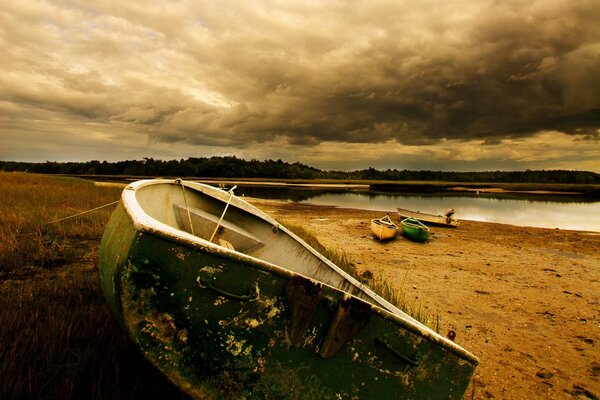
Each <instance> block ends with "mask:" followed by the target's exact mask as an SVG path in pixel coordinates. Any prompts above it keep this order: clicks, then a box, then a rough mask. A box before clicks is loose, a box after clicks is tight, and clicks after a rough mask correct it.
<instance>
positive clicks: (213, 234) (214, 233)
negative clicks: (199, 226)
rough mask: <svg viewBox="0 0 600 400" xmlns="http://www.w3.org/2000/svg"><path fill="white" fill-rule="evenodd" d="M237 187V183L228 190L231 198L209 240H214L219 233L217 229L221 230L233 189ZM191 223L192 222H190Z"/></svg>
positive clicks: (228, 201) (229, 201)
mask: <svg viewBox="0 0 600 400" xmlns="http://www.w3.org/2000/svg"><path fill="white" fill-rule="evenodd" d="M236 188H237V185H235V186H234V187H232V188H231V189H229V190H228V193H229V199H228V200H227V204H225V209H224V210H223V214H221V218H219V222H217V226H215V230H214V231H213V233H212V235H211V236H210V240H209V242H212V241H213V239H214V237H215V235H216V234H217V231H218V230H219V227H220V226H221V222H222V221H223V217H225V213H226V212H227V208H228V207H229V204H230V203H231V199H232V198H233V191H234V190H235V189H236ZM190 224H191V222H190Z"/></svg>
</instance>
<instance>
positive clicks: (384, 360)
mask: <svg viewBox="0 0 600 400" xmlns="http://www.w3.org/2000/svg"><path fill="white" fill-rule="evenodd" d="M100 274H101V282H102V287H103V290H104V292H105V294H106V297H107V299H108V302H109V304H110V306H111V308H112V310H113V312H114V314H115V316H116V317H117V319H118V320H119V322H120V323H121V325H122V326H123V327H124V328H125V330H126V331H127V332H128V334H129V335H130V337H131V338H132V339H133V341H134V342H135V343H136V345H137V346H138V347H139V349H140V350H141V351H142V353H143V354H144V355H145V356H146V358H147V359H148V360H149V361H150V362H152V363H153V364H154V365H155V366H156V367H158V368H159V369H160V370H161V371H162V372H163V373H164V374H165V375H166V376H167V377H168V378H169V379H170V380H171V381H172V382H173V383H175V384H176V385H177V386H179V387H180V388H181V389H182V390H184V391H185V392H187V393H188V394H190V395H191V396H192V397H194V398H198V399H241V398H248V399H250V398H252V399H312V400H314V399H415V398H423V399H461V398H462V397H463V394H464V392H465V390H466V388H467V386H468V384H469V382H470V379H471V376H472V374H473V372H474V369H475V366H476V364H477V359H476V358H474V357H473V356H471V355H469V354H468V353H466V352H463V351H460V350H456V348H457V347H458V346H447V345H444V343H441V342H440V340H438V339H436V337H435V336H431V335H426V334H423V331H422V329H420V328H419V327H415V326H414V325H412V324H410V323H407V322H406V321H404V320H403V319H401V318H398V316H396V315H393V314H391V313H389V312H387V311H384V310H383V309H381V308H379V307H376V306H373V305H371V304H369V303H367V302H365V301H363V300H360V299H358V298H356V297H354V296H350V295H348V294H347V293H345V292H344V291H342V290H339V289H336V288H333V287H330V286H327V285H324V284H321V283H319V282H317V281H315V280H313V279H309V278H307V277H303V276H302V275H299V274H296V273H292V272H290V271H287V270H285V269H282V268H274V267H269V266H268V265H264V264H261V263H258V262H257V263H253V262H248V261H247V260H246V261H241V260H240V259H237V258H236V257H232V256H231V255H228V254H226V253H222V254H221V253H214V254H211V253H209V252H205V251H202V250H201V249H199V248H198V247H197V246H193V245H191V244H190V243H185V242H178V241H174V240H172V239H171V238H169V237H166V236H164V235H161V234H157V233H156V232H148V231H146V230H144V229H139V226H136V224H134V223H133V222H132V219H131V217H130V216H129V215H128V213H127V212H126V211H125V208H124V207H123V205H122V204H120V205H119V206H118V208H117V210H116V211H115V212H114V214H113V216H112V217H111V220H110V222H109V224H108V226H107V229H106V231H105V234H104V237H103V239H102V244H101V249H100ZM459 349H460V348H459ZM461 350H462V349H461ZM465 354H466V355H465Z"/></svg>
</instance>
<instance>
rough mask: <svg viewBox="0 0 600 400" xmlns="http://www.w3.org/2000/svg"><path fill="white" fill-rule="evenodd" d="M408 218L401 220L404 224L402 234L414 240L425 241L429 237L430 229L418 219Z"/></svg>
mask: <svg viewBox="0 0 600 400" xmlns="http://www.w3.org/2000/svg"><path fill="white" fill-rule="evenodd" d="M411 220H413V219H412V218H408V219H406V220H403V221H402V222H401V225H402V236H404V237H406V238H408V239H410V240H412V241H414V242H425V241H426V240H427V239H429V229H428V228H427V227H425V226H424V225H422V224H419V222H418V221H417V220H414V222H413V221H411Z"/></svg>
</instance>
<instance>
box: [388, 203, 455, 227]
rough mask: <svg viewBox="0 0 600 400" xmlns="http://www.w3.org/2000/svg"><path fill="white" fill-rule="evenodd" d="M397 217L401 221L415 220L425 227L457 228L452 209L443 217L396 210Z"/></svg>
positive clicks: (400, 209) (401, 209)
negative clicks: (406, 219)
mask: <svg viewBox="0 0 600 400" xmlns="http://www.w3.org/2000/svg"><path fill="white" fill-rule="evenodd" d="M397 210H398V216H400V218H401V219H405V218H415V219H418V220H419V221H421V222H422V223H424V224H426V225H434V226H446V227H449V228H456V227H457V226H458V220H457V219H455V218H454V213H455V211H454V209H450V210H448V211H447V212H446V213H445V214H444V215H436V214H427V213H424V212H420V211H411V210H405V209H403V208H398V209H397Z"/></svg>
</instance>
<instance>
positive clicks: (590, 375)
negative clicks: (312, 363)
mask: <svg viewBox="0 0 600 400" xmlns="http://www.w3.org/2000/svg"><path fill="white" fill-rule="evenodd" d="M246 200H248V201H249V202H251V203H253V204H254V205H256V206H258V207H259V208H260V209H262V210H263V211H265V212H267V213H268V214H270V215H271V216H273V217H274V218H275V219H277V220H280V221H282V222H284V223H285V221H289V222H290V223H294V224H299V225H303V226H304V227H306V229H308V230H309V231H310V232H311V233H312V234H313V235H314V236H316V237H317V238H318V240H319V241H320V242H321V243H322V244H323V245H325V246H326V247H328V248H330V249H333V250H339V251H343V252H345V253H346V254H347V255H348V256H349V257H350V258H351V259H352V260H353V261H354V262H355V263H356V269H357V272H358V273H359V274H364V273H365V272H367V271H369V272H370V273H372V274H373V275H375V276H381V277H383V278H384V279H385V280H386V281H387V282H388V284H389V285H390V286H392V287H393V288H395V289H396V290H398V291H400V292H401V293H402V296H404V299H405V300H406V302H407V303H409V304H412V307H413V308H415V309H416V308H419V309H421V310H423V312H425V313H431V315H439V317H440V318H441V325H440V326H441V329H440V333H441V334H446V333H447V332H448V331H450V330H453V331H455V332H456V339H455V340H456V342H457V343H458V344H460V345H461V346H463V347H464V348H466V349H467V350H469V351H471V352H472V353H474V354H475V355H477V356H478V357H479V359H480V365H479V367H478V369H477V372H476V374H475V377H474V379H473V382H472V385H471V388H469V390H468V393H467V395H466V396H465V397H466V398H476V399H489V398H498V399H565V398H577V399H598V398H600V233H594V232H580V231H568V230H558V229H543V228H531V227H518V226H512V225H508V224H495V223H487V222H474V221H461V224H460V226H459V227H458V228H456V229H452V228H437V227H432V228H431V235H430V239H429V240H428V241H427V242H425V243H414V242H411V241H409V240H407V239H404V238H402V237H398V238H397V239H395V240H393V241H390V242H383V243H382V242H378V241H377V240H376V239H374V237H373V235H372V234H371V232H370V230H369V223H370V220H371V219H372V218H380V217H382V216H383V215H385V211H383V212H377V211H366V210H355V209H344V208H337V207H328V206H316V205H310V204H299V203H292V202H285V201H276V200H259V199H246ZM457 213H458V215H457V216H458V217H459V218H460V214H459V213H460V210H457ZM390 216H391V217H392V218H393V219H394V220H397V217H396V216H395V215H393V214H390ZM590 218H597V216H590ZM366 275H370V274H369V273H367V274H366Z"/></svg>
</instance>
